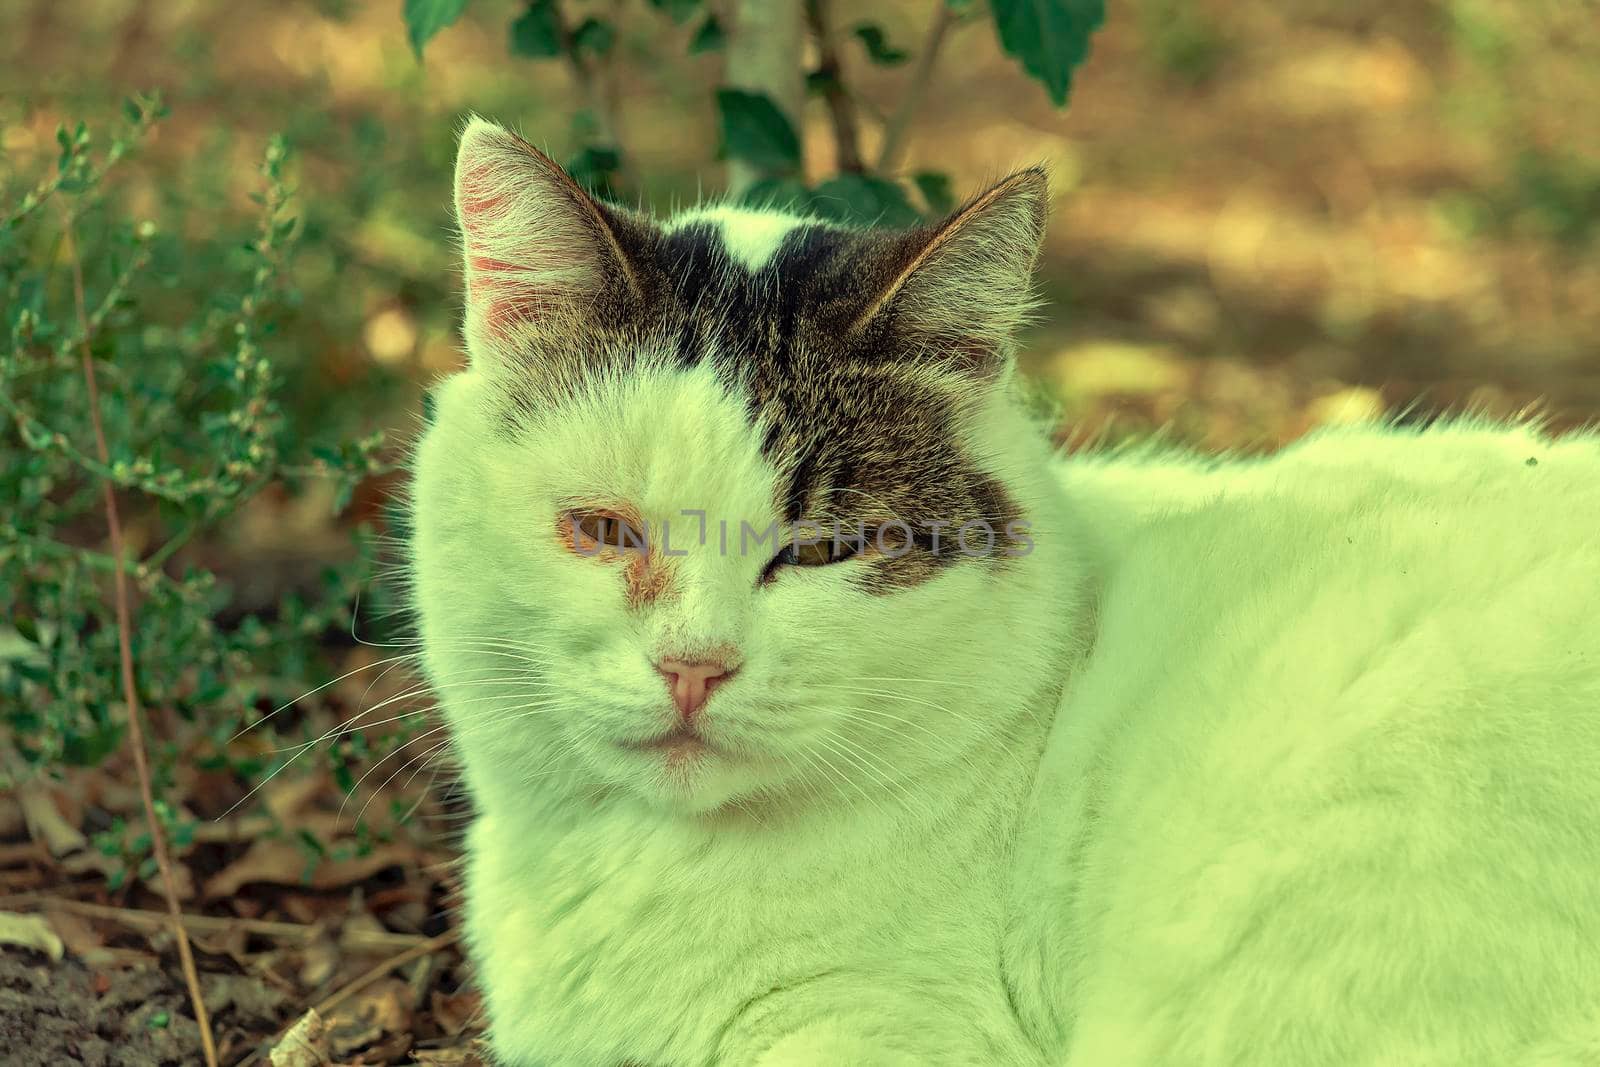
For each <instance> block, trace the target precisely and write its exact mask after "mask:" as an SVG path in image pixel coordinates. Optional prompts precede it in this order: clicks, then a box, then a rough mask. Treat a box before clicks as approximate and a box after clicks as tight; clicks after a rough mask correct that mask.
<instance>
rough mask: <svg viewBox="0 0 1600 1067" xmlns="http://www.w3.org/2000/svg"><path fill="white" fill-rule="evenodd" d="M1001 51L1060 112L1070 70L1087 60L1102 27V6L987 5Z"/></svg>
mask: <svg viewBox="0 0 1600 1067" xmlns="http://www.w3.org/2000/svg"><path fill="white" fill-rule="evenodd" d="M989 10H990V12H991V13H992V14H993V15H994V26H995V32H996V33H997V34H998V35H999V37H1000V46H1001V47H1002V48H1004V49H1005V50H1006V51H1007V52H1008V53H1010V54H1011V56H1013V57H1014V58H1015V59H1016V60H1017V62H1019V63H1021V64H1022V69H1023V70H1025V71H1027V72H1028V73H1029V74H1031V75H1032V76H1033V77H1034V78H1036V79H1037V80H1038V81H1039V82H1040V83H1042V84H1043V85H1044V87H1045V90H1046V91H1047V92H1048V93H1049V94H1050V99H1051V101H1052V102H1053V103H1054V104H1055V105H1056V106H1057V107H1062V106H1064V105H1065V104H1066V102H1067V92H1068V90H1070V89H1071V88H1072V70H1073V68H1074V67H1076V66H1077V65H1078V64H1079V63H1082V62H1083V61H1084V59H1085V58H1086V57H1087V56H1088V55H1089V37H1090V36H1091V35H1092V34H1093V33H1094V31H1095V30H1096V29H1098V28H1099V26H1100V24H1101V23H1102V22H1104V21H1105V17H1106V5H1105V0H989Z"/></svg>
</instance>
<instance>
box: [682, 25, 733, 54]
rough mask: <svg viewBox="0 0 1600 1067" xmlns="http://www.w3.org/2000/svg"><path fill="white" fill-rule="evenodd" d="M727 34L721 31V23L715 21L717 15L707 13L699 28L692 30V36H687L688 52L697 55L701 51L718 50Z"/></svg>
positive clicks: (720, 49) (724, 41) (725, 40)
mask: <svg viewBox="0 0 1600 1067" xmlns="http://www.w3.org/2000/svg"><path fill="white" fill-rule="evenodd" d="M727 36H728V35H727V34H725V33H723V32H722V23H720V22H718V21H717V16H715V15H707V16H706V20H705V21H704V22H702V23H701V24H700V28H699V29H698V30H695V31H694V36H693V37H691V38H689V54H690V55H691V56H697V55H699V54H700V53H702V52H720V51H722V46H723V44H725V43H726V42H727Z"/></svg>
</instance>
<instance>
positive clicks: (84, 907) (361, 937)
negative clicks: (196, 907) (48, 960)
mask: <svg viewBox="0 0 1600 1067" xmlns="http://www.w3.org/2000/svg"><path fill="white" fill-rule="evenodd" d="M0 908H7V909H10V908H36V909H38V910H40V911H63V912H68V913H70V914H72V915H82V916H83V917H84V918H87V919H100V920H102V921H105V922H113V923H116V924H118V925H119V926H126V927H129V928H131V929H134V930H163V929H166V928H167V927H168V926H170V925H171V922H172V917H171V916H170V915H168V914H167V913H166V912H163V911H147V910H145V909H144V908H114V907H110V906H109V905H105V904H91V903H89V902H87V901H82V900H69V899H66V898H63V897H53V896H49V895H47V894H44V893H13V894H11V895H9V896H0ZM183 925H184V928H185V929H187V930H188V931H189V932H190V933H194V934H226V933H231V932H233V931H234V930H242V931H244V932H245V933H247V934H253V935H255V936H257V937H265V938H269V939H271V940H273V941H279V942H286V943H289V944H295V945H309V944H312V943H313V942H316V941H321V940H323V939H324V938H325V937H326V936H327V930H326V929H325V928H324V927H322V926H320V925H317V924H306V923H285V922H271V921H269V920H266V919H243V918H220V917H217V916H214V915H185V916H183ZM422 942H423V938H422V937H421V936H420V935H418V934H396V933H391V932H389V931H387V930H384V931H373V930H361V929H351V930H344V931H341V932H340V934H339V947H340V948H342V949H344V950H345V951H347V952H395V951H402V950H404V949H408V948H412V947H415V946H416V945H419V944H421V943H422Z"/></svg>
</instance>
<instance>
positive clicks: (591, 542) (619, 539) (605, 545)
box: [565, 511, 649, 556]
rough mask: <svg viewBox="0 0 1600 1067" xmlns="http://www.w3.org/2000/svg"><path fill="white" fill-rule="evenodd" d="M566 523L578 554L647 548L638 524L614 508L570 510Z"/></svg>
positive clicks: (634, 550)
mask: <svg viewBox="0 0 1600 1067" xmlns="http://www.w3.org/2000/svg"><path fill="white" fill-rule="evenodd" d="M565 525H566V527H567V529H566V533H567V540H568V542H569V544H570V546H571V548H572V550H573V551H574V552H577V553H578V554H579V555H583V556H594V555H599V554H600V553H602V552H606V553H607V554H612V553H616V552H645V551H648V549H649V542H648V541H647V539H646V537H645V532H644V530H643V529H641V528H640V525H639V524H637V523H632V522H629V521H628V520H627V519H626V518H624V517H623V516H621V515H618V514H617V513H616V512H613V511H569V512H567V514H566V523H565Z"/></svg>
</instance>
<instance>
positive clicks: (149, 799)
mask: <svg viewBox="0 0 1600 1067" xmlns="http://www.w3.org/2000/svg"><path fill="white" fill-rule="evenodd" d="M66 225H67V230H66V236H67V253H68V262H69V263H70V265H71V267H72V296H73V302H74V305H75V306H76V308H77V314H78V333H79V335H80V336H81V338H82V343H81V344H80V346H79V349H80V352H81V354H82V357H83V381H84V385H85V386H86V387H87V389H88V393H89V423H90V425H91V426H93V427H94V444H95V451H96V453H97V454H98V455H99V457H100V463H101V465H102V466H106V467H109V466H110V465H111V450H110V448H108V447H107V446H106V431H105V426H104V424H103V423H102V422H101V421H100V389H99V386H98V385H97V384H96V382H95V377H94V358H93V357H92V356H91V355H90V354H89V340H90V337H91V335H92V330H91V328H90V326H89V315H88V311H87V310H86V308H85V301H84V297H83V264H82V263H81V262H80V261H79V258H78V239H77V236H76V234H75V233H74V232H73V228H72V222H71V221H70V220H69V221H68V222H67V224H66ZM101 488H102V489H103V490H104V493H105V507H106V528H107V532H108V533H109V535H110V538H111V556H112V558H113V559H115V560H117V561H119V565H118V566H117V567H116V568H115V569H114V570H113V571H112V585H113V588H114V589H115V591H116V602H117V648H118V652H119V653H120V655H121V659H122V695H123V700H124V702H125V703H126V704H127V705H128V745H129V747H131V748H132V749H133V762H134V766H135V767H136V768H137V769H138V772H139V797H140V799H141V800H142V801H143V802H144V816H145V820H146V822H148V823H149V826H150V850H151V852H152V853H154V855H155V858H156V866H158V867H159V868H160V869H161V884H162V888H163V889H165V891H166V898H167V913H168V915H169V916H170V919H171V923H170V925H171V928H172V934H173V937H174V939H175V940H176V941H177V944H178V959H179V961H180V962H181V963H182V965H183V979H184V981H185V982H186V983H187V984H188V986H189V1000H190V1001H191V1003H193V1005H194V1018H195V1022H196V1023H197V1024H198V1025H199V1028H200V1047H201V1051H202V1052H203V1053H204V1054H205V1061H206V1067H217V1045H216V1041H215V1040H214V1039H213V1038H212V1036H211V1019H210V1017H209V1016H208V1015H207V1014H206V1003H205V998H204V997H203V996H201V993H200V975H199V973H198V972H197V971H196V970H195V965H194V950H193V948H192V947H191V946H190V944H189V932H188V931H187V930H186V929H185V928H184V925H183V909H182V908H180V907H179V906H178V888H177V882H176V881H175V880H174V879H173V877H172V862H171V860H170V859H169V858H168V856H167V835H166V833H165V831H164V830H163V829H162V827H161V820H160V819H158V818H157V817H156V803H155V797H154V795H153V794H152V791H151V787H150V763H149V758H148V757H147V756H146V754H145V747H144V722H143V716H142V715H141V714H140V711H139V693H138V688H137V682H136V681H135V679H134V675H133V610H132V607H131V605H130V603H129V600H130V594H129V592H128V571H127V567H126V565H125V561H126V560H127V555H126V554H125V553H124V551H123V544H122V521H121V520H120V519H119V518H118V517H117V491H116V487H115V486H114V485H112V483H111V482H109V481H102V482H101Z"/></svg>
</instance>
